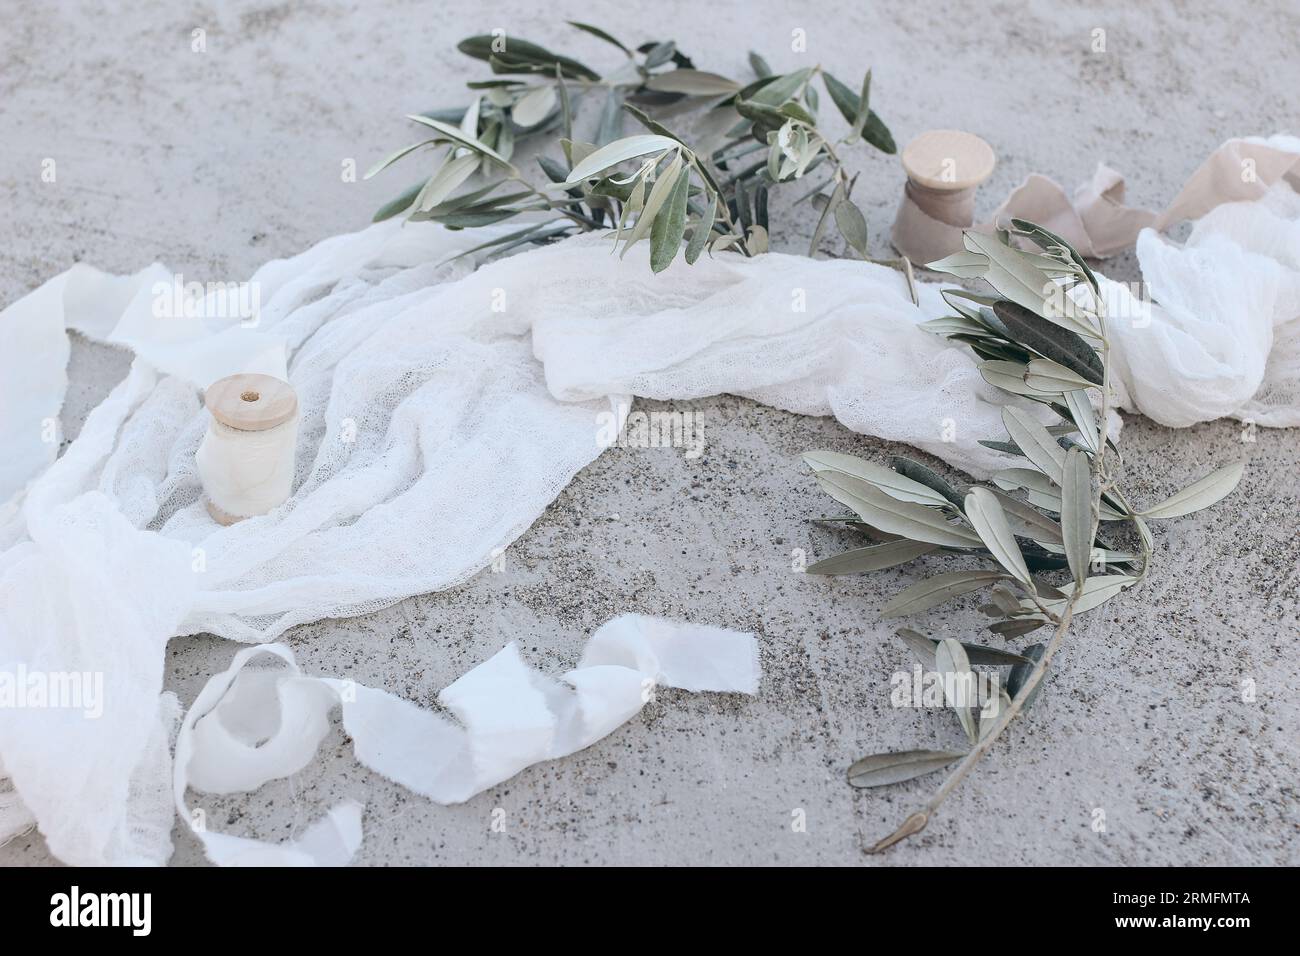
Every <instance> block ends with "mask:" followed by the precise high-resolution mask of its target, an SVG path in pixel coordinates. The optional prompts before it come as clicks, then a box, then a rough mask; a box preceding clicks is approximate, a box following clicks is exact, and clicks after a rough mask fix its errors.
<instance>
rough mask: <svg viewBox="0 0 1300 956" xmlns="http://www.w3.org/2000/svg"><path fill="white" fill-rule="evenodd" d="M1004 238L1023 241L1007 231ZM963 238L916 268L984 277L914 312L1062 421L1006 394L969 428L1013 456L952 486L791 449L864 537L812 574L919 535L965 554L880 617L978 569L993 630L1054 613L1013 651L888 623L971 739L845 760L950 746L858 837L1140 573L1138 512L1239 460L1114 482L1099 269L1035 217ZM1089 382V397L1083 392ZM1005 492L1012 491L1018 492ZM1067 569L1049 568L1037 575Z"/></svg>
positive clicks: (928, 474) (903, 760)
mask: <svg viewBox="0 0 1300 956" xmlns="http://www.w3.org/2000/svg"><path fill="white" fill-rule="evenodd" d="M1013 237H1014V240H1019V241H1020V242H1022V243H1023V244H1026V245H1028V246H1030V247H1033V249H1034V251H1026V250H1025V249H1021V248H1019V247H1018V246H1017V245H1016V244H1015V242H1014V241H1013ZM963 244H964V246H965V248H964V249H963V250H962V251H960V252H957V253H955V254H954V255H951V256H949V257H947V258H946V259H942V260H940V261H938V262H935V263H931V264H930V266H929V267H930V268H931V269H934V270H936V271H940V272H945V273H948V274H951V275H954V276H957V277H959V278H965V279H974V278H982V279H984V280H985V281H986V282H987V283H988V284H989V285H990V286H992V287H993V290H994V292H995V293H997V294H996V295H982V294H976V293H970V292H965V291H962V290H957V289H947V290H944V292H943V295H944V298H945V300H946V301H947V303H948V304H949V305H950V306H952V308H953V309H954V310H955V312H956V314H955V315H951V316H945V317H942V318H938V319H933V320H930V321H928V322H925V323H923V324H922V327H923V328H925V329H927V330H929V331H931V332H934V333H937V334H940V335H944V336H946V337H947V338H950V339H954V340H956V341H960V342H964V343H966V344H967V345H969V346H970V348H971V350H972V351H974V352H975V354H976V355H977V356H978V357H979V358H980V359H981V362H980V365H979V369H980V373H981V375H982V376H983V377H984V379H985V380H986V381H987V382H988V383H989V384H991V385H993V386H994V387H996V388H998V389H1000V390H1002V391H1004V392H1007V393H1008V394H1010V395H1012V396H1015V397H1017V398H1022V399H1028V400H1029V401H1031V402H1036V403H1038V404H1040V405H1043V406H1045V407H1046V408H1047V409H1050V411H1051V412H1052V413H1054V415H1055V416H1056V418H1058V419H1059V420H1060V421H1059V422H1058V423H1057V424H1054V425H1044V424H1042V423H1041V421H1040V416H1037V415H1034V414H1031V413H1030V412H1029V411H1028V410H1026V409H1024V408H1022V407H1018V406H1016V405H1007V406H1005V407H1004V408H1003V411H1002V421H1003V424H1004V426H1005V427H1006V430H1007V439H1006V440H1001V439H991V440H984V441H981V444H982V445H985V446H987V447H989V448H993V449H996V450H998V451H1002V452H1006V453H1008V454H1011V455H1016V456H1018V457H1020V458H1022V459H1024V462H1023V464H1022V465H1020V466H1018V467H1013V468H1008V469H1005V470H1003V471H1000V472H998V473H996V474H995V475H994V476H993V486H988V485H978V484H977V485H971V486H970V487H968V488H966V489H964V490H963V491H958V489H957V488H955V487H954V486H953V485H952V484H950V483H949V482H948V481H947V480H945V479H944V478H943V477H941V476H940V475H938V474H937V473H935V472H934V471H932V470H931V469H929V468H927V467H926V466H925V465H922V464H921V463H919V462H916V461H913V460H911V459H908V458H902V457H896V458H894V459H893V460H892V465H893V467H892V468H886V467H883V466H881V465H877V464H875V463H872V462H869V461H865V460H863V459H860V458H854V457H852V456H850V455H841V454H836V453H833V452H825V451H817V452H810V453H808V454H807V455H805V456H804V459H805V461H806V462H807V463H808V464H809V465H810V466H811V468H812V469H813V472H814V475H815V477H816V480H817V482H818V484H819V485H820V486H821V487H822V489H823V490H824V491H825V492H826V493H827V494H829V495H830V496H831V497H832V498H834V499H835V500H836V501H838V502H839V503H840V504H842V505H844V506H846V507H847V508H849V509H850V510H851V511H852V512H853V514H852V515H851V516H849V517H846V518H837V519H832V520H836V521H839V522H843V523H845V524H847V525H849V526H851V527H855V528H857V529H858V530H860V531H862V532H865V533H866V534H867V535H869V536H870V537H871V538H873V539H874V540H875V541H876V542H877V543H874V544H871V545H869V546H867V547H863V548H858V549H855V550H852V551H849V552H846V553H844V554H840V555H837V556H835V557H832V558H829V559H827V560H824V561H820V562H817V563H816V564H813V565H811V566H810V567H809V568H808V569H807V571H808V573H812V574H850V573H858V572H864V571H876V570H880V569H883V568H888V567H894V566H897V565H900V564H904V563H907V562H910V561H913V560H916V559H918V558H920V557H922V556H924V555H927V554H931V553H941V554H948V555H961V556H965V557H968V558H974V559H976V560H977V561H978V562H979V563H980V565H981V566H980V567H979V568H976V569H971V570H960V571H947V572H943V573H940V574H937V575H934V576H933V577H930V578H927V579H925V580H922V581H919V582H917V583H915V584H912V585H911V586H909V587H907V588H905V589H904V590H903V591H901V592H899V593H898V594H896V595H894V597H893V598H891V599H890V600H889V601H888V602H887V603H886V604H885V606H884V608H883V609H882V611H881V617H884V618H892V617H902V616H905V615H909V614H915V613H918V612H921V611H925V610H928V609H930V608H933V607H936V606H938V605H940V604H942V603H944V602H946V601H948V600H951V599H952V598H955V597H958V596H960V595H963V594H968V593H971V592H974V591H978V590H980V589H982V588H985V587H989V588H991V590H990V596H989V603H988V604H986V605H983V606H982V607H981V611H983V612H984V613H985V614H987V615H989V616H991V617H994V618H997V620H996V621H994V623H992V624H990V625H989V628H988V629H989V630H990V631H991V632H993V633H995V634H1000V635H1001V636H1002V637H1003V638H1004V639H1013V638H1016V637H1020V636H1023V635H1026V634H1030V633H1032V632H1034V631H1037V630H1039V629H1040V628H1044V627H1048V628H1051V629H1052V631H1051V637H1050V639H1048V641H1047V643H1046V644H1042V643H1038V644H1034V645H1032V646H1030V647H1028V648H1026V649H1025V650H1024V652H1023V653H1015V652H1012V651H1007V650H1002V649H999V648H995V647H990V646H987V645H983V644H978V643H972V642H963V641H958V640H954V639H952V638H945V639H943V640H934V639H931V638H930V637H928V636H926V635H924V634H921V633H919V632H917V631H915V630H912V629H910V628H901V629H900V630H899V631H898V632H897V635H898V636H899V637H900V638H901V639H902V640H903V641H904V642H905V643H906V644H907V645H908V647H909V648H910V649H911V650H912V651H913V653H914V654H915V655H916V656H917V657H918V658H919V659H920V660H921V661H922V663H923V664H925V665H928V666H929V667H930V668H931V670H932V671H933V672H935V673H937V674H939V675H941V676H942V677H943V678H944V683H943V687H944V698H945V704H946V705H947V706H949V707H952V708H955V710H956V714H957V718H958V721H959V722H960V724H961V726H962V729H963V730H964V732H965V733H966V736H967V739H968V741H969V744H970V747H969V749H968V750H965V751H956V750H909V751H903V752H892V753H880V754H872V755H870V756H867V757H864V758H862V759H861V760H859V761H857V762H856V763H855V764H853V766H852V767H850V768H849V771H848V776H849V782H850V783H851V784H852V785H854V786H857V787H875V786H882V785H886V784H891V783H899V782H901V781H904V780H910V779H913V778H915V777H918V776H921V775H923V774H927V773H931V772H933V771H937V770H940V769H943V768H945V767H948V766H951V765H952V764H954V763H955V764H956V767H954V768H953V769H952V771H951V772H950V773H949V775H948V776H947V778H946V779H945V780H944V782H943V783H942V784H941V785H940V786H939V788H938V789H937V790H936V791H935V792H934V794H933V795H932V796H931V798H930V799H929V800H928V801H927V802H926V803H925V804H924V805H923V806H922V807H921V808H920V809H918V810H917V811H915V812H914V813H912V814H911V815H910V816H908V817H907V819H906V820H904V821H903V823H902V825H901V826H900V827H899V828H898V829H897V830H895V831H894V832H893V833H891V834H890V835H888V836H886V837H885V838H884V839H882V840H880V841H879V842H877V843H876V844H874V845H873V846H872V847H871V848H870V851H869V852H880V851H883V850H885V849H887V848H888V847H890V846H893V845H894V844H895V843H897V842H899V841H900V840H903V839H905V838H906V837H909V836H912V835H913V834H915V833H919V832H920V831H921V830H923V829H924V828H925V826H926V824H928V823H929V821H930V819H931V817H932V816H933V815H934V814H935V813H936V812H937V811H938V809H939V807H940V806H941V805H942V803H943V802H944V800H945V799H947V797H948V796H949V795H950V794H951V793H952V791H953V790H954V789H955V788H956V787H957V785H958V784H959V783H960V782H961V781H962V780H963V779H964V778H965V777H966V775H967V774H968V773H969V772H970V771H971V770H972V769H973V768H974V767H975V765H976V764H977V763H979V761H980V760H981V759H982V758H983V757H984V756H985V755H986V754H987V753H988V752H989V750H990V749H991V748H992V746H993V744H994V743H995V742H996V741H997V739H998V737H999V736H1000V735H1001V734H1002V732H1003V731H1004V730H1005V729H1006V728H1007V726H1008V725H1009V724H1010V723H1011V721H1012V720H1014V719H1015V718H1016V716H1017V715H1019V714H1021V713H1022V712H1024V710H1025V709H1026V708H1028V707H1029V705H1030V704H1031V703H1032V702H1033V700H1034V698H1035V696H1036V694H1037V691H1038V687H1039V685H1040V683H1041V682H1042V680H1043V678H1044V676H1045V674H1046V673H1047V669H1048V667H1049V666H1050V664H1051V661H1052V658H1053V657H1054V656H1055V654H1056V653H1057V651H1058V650H1059V649H1060V647H1061V645H1062V642H1063V641H1064V639H1065V635H1066V633H1067V632H1068V631H1069V627H1070V623H1071V621H1072V620H1073V619H1074V617H1075V615H1078V614H1083V613H1086V612H1088V611H1091V610H1093V609H1095V608H1097V607H1099V606H1100V605H1102V604H1104V603H1105V602H1107V601H1109V600H1111V599H1112V598H1114V597H1115V596H1117V595H1118V594H1119V593H1120V592H1122V591H1124V590H1126V589H1128V588H1130V587H1132V586H1133V585H1135V584H1137V583H1139V582H1140V581H1142V580H1143V579H1144V578H1145V577H1146V576H1147V574H1148V573H1149V571H1150V568H1151V559H1152V543H1153V539H1152V535H1151V530H1150V527H1149V525H1148V521H1155V520H1163V519H1168V518H1177V517H1180V516H1182V515H1186V514H1190V513H1192V512H1194V511H1198V510H1200V509H1202V508H1206V507H1209V506H1210V505H1212V504H1214V503H1215V502H1217V501H1219V500H1220V499H1222V498H1224V497H1225V496H1227V495H1228V494H1230V493H1231V492H1232V490H1233V489H1234V488H1235V487H1236V486H1237V483H1238V482H1239V481H1240V479H1241V476H1242V472H1243V470H1244V468H1245V465H1244V463H1238V464H1235V465H1229V466H1227V467H1225V468H1221V469H1219V470H1218V471H1215V472H1213V473H1212V474H1210V475H1207V476H1206V477H1204V478H1202V479H1200V480H1199V481H1196V482H1194V483H1193V484H1191V485H1189V486H1188V487H1186V488H1184V489H1183V490H1182V491H1180V492H1178V493H1177V494H1175V495H1173V496H1172V497H1170V498H1168V499H1167V500H1165V501H1162V502H1160V503H1159V504H1155V505H1151V506H1149V507H1145V508H1136V507H1134V506H1133V505H1132V504H1130V502H1129V499H1128V497H1127V495H1126V494H1125V492H1124V490H1123V486H1122V484H1121V479H1122V477H1123V458H1122V456H1121V455H1120V452H1119V449H1118V448H1116V447H1115V444H1114V442H1113V441H1112V439H1111V436H1110V435H1109V434H1108V420H1109V416H1110V409H1111V403H1112V396H1111V374H1112V371H1111V347H1110V340H1109V339H1108V337H1107V314H1106V307H1105V299H1104V297H1103V295H1102V292H1101V288H1100V286H1099V284H1098V282H1097V278H1096V276H1095V275H1093V273H1092V270H1091V269H1089V268H1088V265H1087V263H1085V262H1084V260H1083V257H1082V256H1080V255H1079V254H1078V253H1077V252H1076V251H1075V250H1074V249H1073V248H1072V247H1071V246H1070V245H1069V244H1068V243H1067V242H1065V240H1063V239H1061V238H1060V237H1059V236H1056V235H1054V234H1053V233H1051V232H1049V231H1048V230H1046V229H1044V228H1042V227H1041V226H1038V225H1036V224H1034V223H1032V222H1028V221H1026V220H1022V219H1013V220H1012V221H1011V228H1010V229H1009V230H1005V231H1001V232H999V233H998V234H997V235H992V236H990V235H983V234H980V233H975V232H967V233H965V234H964V236H963ZM1094 398H1095V402H1094ZM1012 492H1023V494H1024V496H1025V497H1024V498H1023V499H1022V498H1020V497H1016V496H1014V495H1013V494H1011V493H1012ZM1103 525H1106V526H1111V527H1116V528H1118V529H1119V530H1120V531H1125V530H1127V531H1128V532H1129V538H1130V540H1131V541H1133V542H1134V543H1135V545H1136V547H1135V548H1129V549H1123V548H1120V547H1119V546H1117V545H1116V544H1115V543H1114V542H1113V541H1112V540H1111V538H1110V532H1109V530H1108V531H1107V532H1106V533H1103V532H1102V527H1103ZM1057 573H1060V574H1062V575H1068V579H1067V580H1065V581H1064V582H1063V583H1059V584H1052V583H1051V582H1050V581H1049V580H1048V578H1047V577H1046V576H1047V575H1053V574H1057ZM981 665H987V666H993V667H1008V666H1009V667H1010V672H1009V674H1008V676H1007V680H1006V683H1005V685H1004V686H1003V687H1002V688H1001V689H1000V690H999V692H998V696H997V699H996V700H991V701H988V702H986V704H985V706H983V707H979V708H976V707H973V706H972V705H971V704H970V698H969V696H968V694H967V693H964V692H963V690H962V689H963V688H967V689H968V688H969V687H970V686H971V683H972V682H973V678H974V674H973V672H972V670H971V668H972V666H981Z"/></svg>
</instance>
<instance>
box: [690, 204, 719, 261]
mask: <svg viewBox="0 0 1300 956" xmlns="http://www.w3.org/2000/svg"><path fill="white" fill-rule="evenodd" d="M717 209H718V204H717V201H716V200H715V201H711V202H709V203H708V205H707V207H706V208H705V210H704V215H703V216H702V217H701V219H700V221H699V222H698V223H696V224H695V226H694V229H693V231H692V232H691V238H690V241H689V242H687V243H686V253H685V257H686V262H687V264H688V265H695V260H696V259H698V258H699V257H700V253H701V252H703V251H704V244H705V243H706V242H708V241H709V234H710V233H712V232H713V221H714V215H715V213H716V212H717Z"/></svg>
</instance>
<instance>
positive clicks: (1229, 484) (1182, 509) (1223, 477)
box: [1138, 461, 1246, 518]
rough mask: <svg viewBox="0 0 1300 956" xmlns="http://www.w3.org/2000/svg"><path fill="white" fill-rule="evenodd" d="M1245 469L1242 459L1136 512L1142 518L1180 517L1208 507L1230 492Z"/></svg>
mask: <svg viewBox="0 0 1300 956" xmlns="http://www.w3.org/2000/svg"><path fill="white" fill-rule="evenodd" d="M1245 470H1246V463H1245V462H1244V461H1242V462H1238V463H1237V464H1235V465H1228V466H1226V467H1224V468H1220V469H1219V470H1218V471H1214V472H1211V473H1210V474H1208V475H1206V476H1205V477H1204V478H1202V479H1201V480H1200V481H1196V482H1193V483H1192V484H1190V485H1188V486H1187V487H1186V488H1184V489H1183V490H1182V491H1180V492H1178V494H1176V495H1174V496H1173V497H1170V498H1166V499H1165V500H1164V501H1162V502H1160V504H1158V505H1153V506H1152V507H1150V508H1147V509H1145V510H1143V511H1140V512H1138V514H1139V515H1140V516H1141V517H1143V518H1181V517H1182V516H1183V515H1188V514H1191V513H1192V512H1193V511H1200V510H1201V509H1202V508H1208V507H1209V506H1210V505H1212V504H1214V503H1215V502H1217V501H1220V500H1222V499H1223V498H1225V497H1227V496H1228V495H1229V494H1231V493H1232V490H1233V489H1234V488H1236V487H1237V483H1238V482H1239V481H1241V476H1242V474H1243V473H1244V472H1245Z"/></svg>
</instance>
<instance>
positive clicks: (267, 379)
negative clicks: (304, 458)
mask: <svg viewBox="0 0 1300 956" xmlns="http://www.w3.org/2000/svg"><path fill="white" fill-rule="evenodd" d="M203 404H204V405H205V406H206V407H207V409H208V411H209V412H210V413H211V414H212V417H213V418H214V419H216V420H217V421H218V422H220V423H221V424H223V425H226V426H228V427H230V428H235V429H238V430H239V431H244V432H263V431H266V430H267V429H271V428H275V427H276V426H277V425H283V424H284V423H285V422H287V421H289V420H290V419H291V418H293V417H294V416H295V415H297V414H298V393H297V392H295V391H294V390H293V386H292V385H290V384H289V383H288V382H285V381H282V380H281V379H278V378H276V377H275V376H274V375H261V374H258V373H253V372H243V373H240V374H239V375H227V376H226V377H225V378H222V379H218V380H217V381H215V382H213V383H212V384H211V385H209V386H208V388H207V391H205V392H204V393H203ZM206 504H207V508H208V514H210V515H212V518H213V520H214V521H216V522H217V523H218V524H221V525H226V526H229V525H232V524H235V523H236V522H238V521H242V520H243V518H241V517H239V516H238V515H232V514H228V513H226V512H225V511H222V510H221V509H220V508H218V507H217V506H216V505H214V504H213V503H212V502H211V501H208V502H206Z"/></svg>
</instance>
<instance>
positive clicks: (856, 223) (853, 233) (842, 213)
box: [835, 199, 870, 259]
mask: <svg viewBox="0 0 1300 956" xmlns="http://www.w3.org/2000/svg"><path fill="white" fill-rule="evenodd" d="M835 225H836V226H837V227H839V230H840V235H841V236H843V237H844V241H845V242H847V243H848V244H849V245H850V246H852V247H853V248H854V249H856V250H857V251H858V254H859V255H861V256H862V258H864V259H867V258H870V257H869V256H868V254H867V220H866V217H865V216H863V215H862V210H861V209H859V208H858V207H857V206H855V205H854V204H853V201H852V200H851V199H845V200H844V201H843V202H842V203H840V204H839V205H838V206H836V207H835Z"/></svg>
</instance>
